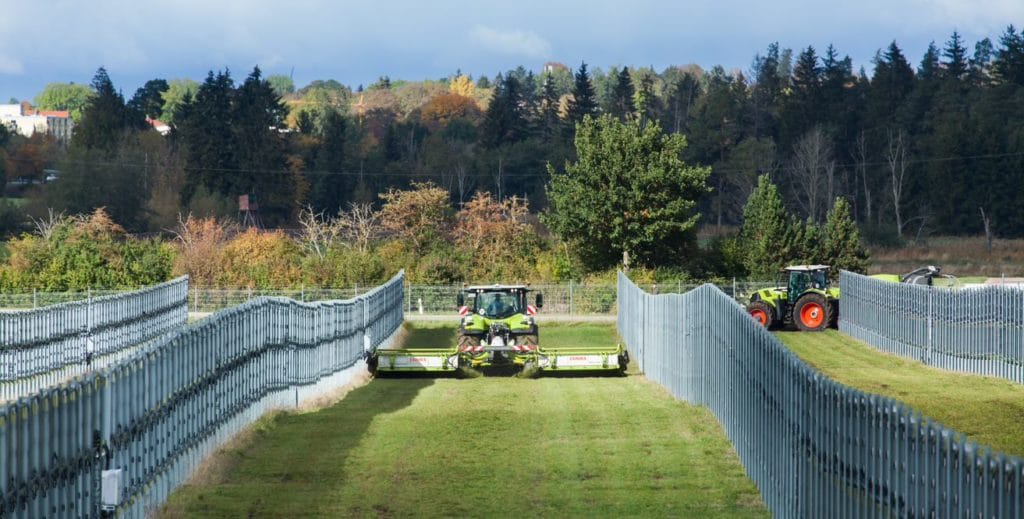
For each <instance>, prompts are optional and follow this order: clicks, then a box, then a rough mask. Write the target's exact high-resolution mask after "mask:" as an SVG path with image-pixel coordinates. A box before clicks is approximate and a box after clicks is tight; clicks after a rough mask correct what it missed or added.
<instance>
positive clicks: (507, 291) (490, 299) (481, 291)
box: [456, 285, 544, 368]
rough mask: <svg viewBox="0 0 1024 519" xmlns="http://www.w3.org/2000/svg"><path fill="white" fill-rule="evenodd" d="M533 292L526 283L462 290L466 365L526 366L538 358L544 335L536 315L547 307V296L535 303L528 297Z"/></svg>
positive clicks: (461, 338) (461, 323)
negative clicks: (541, 335)
mask: <svg viewBox="0 0 1024 519" xmlns="http://www.w3.org/2000/svg"><path fill="white" fill-rule="evenodd" d="M530 291H531V290H530V288H529V287H528V286H526V285H489V286H472V287H468V288H464V289H463V290H462V291H461V292H459V294H458V296H456V297H457V305H458V307H459V316H460V317H461V320H460V321H459V340H458V348H459V353H460V354H461V355H462V357H463V359H466V360H467V361H468V362H467V363H466V364H468V365H469V366H471V367H474V368H476V367H488V366H501V365H518V366H524V365H526V364H528V363H530V362H531V361H533V362H535V361H536V358H537V351H538V348H539V346H540V336H539V333H538V330H537V322H536V320H535V319H534V317H533V316H534V315H535V314H536V313H537V309H539V308H543V307H544V296H543V295H542V294H537V297H536V300H535V303H536V306H532V305H530V304H528V303H527V299H526V295H527V293H529V292H530ZM467 296H469V298H470V301H469V302H468V304H467V301H466V297H467Z"/></svg>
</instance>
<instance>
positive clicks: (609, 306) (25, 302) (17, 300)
mask: <svg viewBox="0 0 1024 519" xmlns="http://www.w3.org/2000/svg"><path fill="white" fill-rule="evenodd" d="M773 285H774V283H772V282H763V281H746V280H732V281H726V282H723V283H719V284H717V286H718V287H719V288H720V289H721V290H722V291H723V292H725V293H726V294H729V295H730V296H733V297H735V298H736V299H737V300H738V301H743V302H746V301H747V298H749V297H750V294H752V293H753V292H754V291H756V290H760V289H762V288H765V287H768V286H773ZM698 286H700V285H699V284H697V283H684V282H680V281H670V282H664V283H660V284H655V285H647V288H649V289H651V290H657V291H658V292H659V293H662V294H674V293H683V292H686V291H689V290H693V289H694V288H697V287H698ZM370 288H372V286H366V285H353V286H351V287H344V288H325V287H305V286H300V287H298V288H285V289H281V288H275V289H265V288H207V287H196V286H190V287H189V293H188V304H189V310H190V311H192V312H215V311H217V310H222V309H224V308H230V307H232V306H236V305H240V304H242V303H244V302H246V301H249V300H251V299H254V298H257V297H287V298H291V299H295V300H297V301H325V300H333V299H348V298H352V297H357V296H358V295H360V294H362V293H364V292H366V291H367V290H369V289H370ZM531 288H533V289H534V290H536V291H537V292H541V293H543V294H544V313H546V314H561V315H614V314H615V302H616V288H615V285H613V284H610V283H577V282H574V281H570V282H568V283H548V284H541V285H536V284H535V285H532V286H531ZM461 289H462V285H461V284H451V285H406V290H405V311H406V312H409V313H419V311H420V308H421V306H422V309H423V313H424V314H449V313H452V312H455V311H456V310H457V308H456V306H455V295H456V294H457V293H458V292H459V290H461ZM92 293H93V295H96V294H97V293H98V292H95V291H94V292H92ZM104 293H107V294H116V293H121V292H117V291H105V292H104ZM86 297H87V294H86V293H85V292H33V293H26V294H0V308H34V304H35V303H39V302H53V301H76V300H81V299H85V298H86ZM47 304H51V303H47Z"/></svg>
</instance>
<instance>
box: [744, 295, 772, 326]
mask: <svg viewBox="0 0 1024 519" xmlns="http://www.w3.org/2000/svg"><path fill="white" fill-rule="evenodd" d="M747 313H748V314H750V317H753V318H754V320H755V321H757V322H759V323H761V326H764V327H765V328H771V327H772V325H773V324H775V318H774V316H773V315H772V307H770V306H768V303H765V302H764V301H753V302H751V303H750V304H749V305H747Z"/></svg>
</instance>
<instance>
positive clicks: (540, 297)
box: [537, 294, 544, 308]
mask: <svg viewBox="0 0 1024 519" xmlns="http://www.w3.org/2000/svg"><path fill="white" fill-rule="evenodd" d="M537 308H544V294H537Z"/></svg>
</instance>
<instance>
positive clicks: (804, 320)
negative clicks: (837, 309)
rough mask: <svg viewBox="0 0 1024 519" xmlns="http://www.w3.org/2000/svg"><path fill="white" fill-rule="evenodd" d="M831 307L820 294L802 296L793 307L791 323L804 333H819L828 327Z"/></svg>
mask: <svg viewBox="0 0 1024 519" xmlns="http://www.w3.org/2000/svg"><path fill="white" fill-rule="evenodd" d="M830 309H831V305H829V304H828V303H827V302H826V301H825V297H824V296H822V295H821V294H817V293H811V294H804V296H803V297H801V298H800V299H799V300H798V301H797V302H796V306H795V307H793V321H795V322H796V327H797V328H799V329H800V331H804V332H820V331H822V330H824V329H825V327H827V326H828V323H829V315H828V314H829V310H830Z"/></svg>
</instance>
